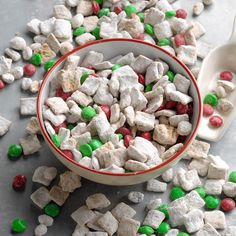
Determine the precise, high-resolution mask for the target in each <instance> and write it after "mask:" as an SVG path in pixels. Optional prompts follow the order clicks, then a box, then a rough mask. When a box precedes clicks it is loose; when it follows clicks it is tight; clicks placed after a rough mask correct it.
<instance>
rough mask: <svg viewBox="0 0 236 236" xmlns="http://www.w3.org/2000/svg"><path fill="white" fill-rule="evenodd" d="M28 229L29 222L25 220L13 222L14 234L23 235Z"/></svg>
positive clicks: (17, 219)
mask: <svg viewBox="0 0 236 236" xmlns="http://www.w3.org/2000/svg"><path fill="white" fill-rule="evenodd" d="M27 227H28V222H27V221H26V220H23V219H19V218H16V219H14V220H13V221H12V222H11V229H12V231H13V232H14V233H23V232H24V231H25V230H26V229H27Z"/></svg>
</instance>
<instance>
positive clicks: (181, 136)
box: [177, 135, 187, 143]
mask: <svg viewBox="0 0 236 236" xmlns="http://www.w3.org/2000/svg"><path fill="white" fill-rule="evenodd" d="M186 138H187V136H183V135H179V136H178V140H177V143H184V142H185V141H186Z"/></svg>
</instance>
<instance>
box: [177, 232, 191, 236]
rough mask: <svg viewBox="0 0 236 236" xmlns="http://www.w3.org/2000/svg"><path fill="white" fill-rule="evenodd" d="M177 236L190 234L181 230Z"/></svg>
mask: <svg viewBox="0 0 236 236" xmlns="http://www.w3.org/2000/svg"><path fill="white" fill-rule="evenodd" d="M177 236H189V234H188V233H186V232H179V233H178V234H177Z"/></svg>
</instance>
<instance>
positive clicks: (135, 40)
mask: <svg viewBox="0 0 236 236" xmlns="http://www.w3.org/2000/svg"><path fill="white" fill-rule="evenodd" d="M114 41H124V42H132V43H139V44H144V45H147V46H150V47H153V48H155V49H158V50H160V51H162V52H163V53H165V54H167V55H168V56H169V57H171V58H173V59H174V60H175V61H176V63H178V64H180V65H181V67H183V68H184V70H185V71H186V72H187V74H188V75H189V78H190V79H191V80H192V82H193V84H194V87H195V89H196V92H197V95H198V103H199V114H198V118H197V123H196V127H195V129H194V131H193V132H192V133H191V135H190V137H189V139H188V141H187V142H186V143H184V146H183V147H182V148H181V149H180V151H178V152H177V153H176V154H175V155H173V156H172V157H171V158H169V159H168V160H166V161H164V162H162V163H161V164H160V165H157V166H155V167H153V168H150V169H148V170H145V171H139V172H130V173H122V174H121V173H111V172H105V171H99V170H95V169H91V168H88V167H86V166H83V165H80V164H79V163H78V162H76V161H74V160H72V159H70V158H69V157H67V156H66V155H65V154H64V153H63V152H62V151H61V150H60V149H59V148H57V147H56V146H55V145H54V143H53V142H52V140H51V139H50V137H49V135H48V133H47V131H46V129H45V127H44V125H43V120H42V119H41V118H40V117H41V108H40V97H41V93H42V90H43V88H44V85H45V82H46V81H47V79H48V77H49V75H50V74H51V73H52V71H53V69H54V68H55V67H57V65H59V64H60V63H61V62H63V61H64V60H65V59H66V58H67V57H68V56H70V55H71V54H73V53H75V52H77V51H79V50H80V49H82V48H85V47H89V46H91V45H94V44H99V43H105V42H114ZM201 115H202V102H201V95H200V91H199V88H198V86H197V82H196V80H195V78H194V76H193V75H192V73H191V72H190V70H189V69H188V68H187V66H186V65H185V64H184V63H182V62H181V61H180V60H179V59H178V58H177V57H175V56H173V55H172V54H170V53H169V52H167V51H166V50H164V49H162V48H161V47H159V46H156V45H154V44H151V43H148V42H144V41H141V40H137V39H124V38H112V39H101V40H96V41H92V42H89V43H87V44H84V45H82V46H79V47H76V48H75V49H73V50H72V51H70V52H68V53H67V54H65V55H63V56H62V57H61V58H60V59H58V61H57V62H56V63H55V64H54V65H53V67H51V68H50V70H49V71H48V72H47V73H46V75H45V76H44V78H43V81H42V84H41V86H40V89H39V93H38V96H37V116H38V120H39V125H40V128H41V131H42V134H43V136H44V138H45V139H46V141H47V142H48V143H49V144H50V145H51V147H52V148H53V149H54V150H55V151H56V152H58V153H59V154H60V155H61V156H62V157H64V158H65V159H66V160H67V161H69V162H71V163H73V164H75V165H77V166H79V167H80V168H82V169H85V170H88V171H92V172H94V173H96V174H100V175H110V176H135V175H142V174H147V173H149V172H152V171H155V170H157V169H160V168H162V167H164V166H166V165H167V164H169V163H171V162H173V161H174V160H175V159H177V158H178V157H179V156H180V155H181V154H182V153H183V152H184V151H185V150H186V148H187V147H188V146H189V144H190V143H191V142H192V140H193V139H194V138H195V136H196V133H197V129H198V126H199V124H200V120H201Z"/></svg>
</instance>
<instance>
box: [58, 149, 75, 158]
mask: <svg viewBox="0 0 236 236" xmlns="http://www.w3.org/2000/svg"><path fill="white" fill-rule="evenodd" d="M61 151H62V152H63V153H64V154H65V155H66V156H67V157H68V158H70V159H71V160H74V155H73V153H72V152H71V151H70V150H61Z"/></svg>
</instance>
